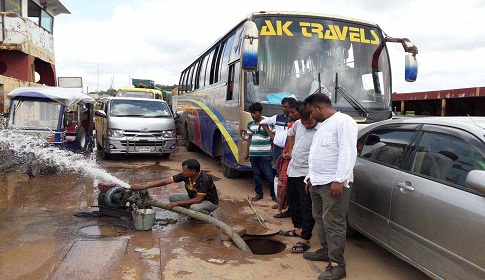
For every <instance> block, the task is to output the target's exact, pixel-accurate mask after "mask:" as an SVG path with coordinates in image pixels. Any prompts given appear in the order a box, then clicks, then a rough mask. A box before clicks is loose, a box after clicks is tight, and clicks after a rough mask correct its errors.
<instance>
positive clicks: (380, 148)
mask: <svg viewBox="0 0 485 280" xmlns="http://www.w3.org/2000/svg"><path fill="white" fill-rule="evenodd" d="M416 127H417V125H394V126H386V127H380V128H377V129H374V130H372V131H370V132H368V133H366V134H365V135H364V136H362V137H360V138H359V140H358V150H359V151H358V158H357V161H356V164H355V167H354V182H353V185H352V192H351V202H350V204H349V213H348V219H349V224H350V225H351V226H354V227H356V229H357V230H359V231H361V232H363V233H365V234H366V235H368V236H369V237H372V238H375V239H377V240H378V241H380V242H382V243H384V244H388V243H389V213H390V208H389V207H390V201H391V193H392V186H393V184H392V183H393V182H394V181H395V180H396V177H397V176H398V174H399V173H400V172H401V169H400V166H401V165H402V158H403V155H404V153H405V152H406V150H407V147H408V145H409V144H410V143H411V140H412V139H413V137H414V135H415V128H416Z"/></svg>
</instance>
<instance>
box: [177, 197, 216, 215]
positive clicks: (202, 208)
mask: <svg viewBox="0 0 485 280" xmlns="http://www.w3.org/2000/svg"><path fill="white" fill-rule="evenodd" d="M189 199H190V197H189V195H188V194H186V193H174V194H171V195H170V196H169V197H168V201H170V202H175V201H182V200H189ZM189 209H190V210H194V211H197V212H201V213H204V214H206V215H208V214H209V213H210V212H213V211H215V210H216V209H217V205H215V204H214V203H212V202H210V201H208V200H202V202H201V203H198V204H191V205H190V207H189Z"/></svg>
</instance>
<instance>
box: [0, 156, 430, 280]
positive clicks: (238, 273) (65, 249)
mask: <svg viewBox="0 0 485 280" xmlns="http://www.w3.org/2000/svg"><path fill="white" fill-rule="evenodd" d="M187 158H196V159H198V160H199V161H200V162H201V164H202V169H203V171H205V172H208V173H210V174H211V175H212V176H213V178H214V180H215V183H216V185H217V188H218V191H219V193H220V207H219V209H218V210H217V211H216V217H217V218H219V219H220V220H222V221H223V222H225V223H226V224H228V225H230V226H232V227H239V228H244V229H245V230H246V231H247V233H250V234H252V235H251V236H247V237H248V238H249V237H250V238H251V239H255V238H257V239H260V238H263V239H265V240H264V241H261V242H264V244H266V245H267V246H268V247H269V249H271V250H273V249H274V250H277V249H278V246H275V245H273V243H272V241H267V240H268V239H269V240H273V241H277V242H279V243H276V244H283V245H284V246H283V247H284V249H283V250H282V251H280V252H278V253H274V254H267V255H253V254H248V253H245V252H242V251H240V250H239V249H237V248H236V247H235V246H234V245H233V244H232V243H231V242H230V241H228V238H227V237H225V235H224V234H223V233H222V232H221V231H220V230H218V229H217V228H215V227H213V226H211V225H209V224H199V223H197V222H196V221H195V220H189V219H188V218H187V217H185V216H182V215H179V214H176V213H173V212H170V211H165V210H162V209H156V211H157V221H158V222H157V224H156V225H155V226H154V228H153V230H151V231H132V230H131V229H130V228H129V227H130V226H131V225H130V223H128V222H125V221H123V220H121V219H119V218H115V217H75V216H74V214H79V213H82V212H85V213H88V214H89V213H90V212H91V211H93V210H97V208H92V207H91V206H92V205H97V197H98V192H97V189H96V185H97V183H98V180H94V179H92V178H90V177H89V176H86V175H78V174H76V173H72V172H63V173H50V174H44V175H40V176H38V177H35V178H29V177H28V176H27V175H25V174H22V173H21V172H20V171H16V172H11V173H8V174H2V175H0V182H2V185H1V187H0V191H1V192H2V193H1V195H0V224H1V225H2V226H0V279H204V278H210V279H316V278H317V277H318V275H319V274H320V273H321V271H322V270H323V269H324V267H325V265H326V263H323V262H310V261H306V260H304V259H303V258H302V256H301V255H297V254H293V253H291V246H292V245H293V243H294V242H296V240H295V239H294V238H290V237H286V238H285V237H282V236H278V235H272V233H275V232H276V231H278V230H279V229H291V223H290V219H289V218H287V219H274V218H273V217H272V215H273V214H274V213H275V211H276V210H273V209H271V206H272V205H273V202H272V201H271V200H270V197H269V195H266V196H265V198H264V199H263V200H261V201H258V202H256V203H254V206H255V209H256V211H258V213H259V214H261V215H262V216H263V217H264V218H265V220H266V225H267V227H268V229H264V228H263V227H262V226H261V225H260V224H259V223H258V221H257V220H256V218H255V215H254V213H253V211H252V210H251V209H250V207H249V205H248V203H247V202H246V201H245V199H246V198H247V197H248V196H253V195H254V193H253V192H254V191H253V183H252V180H251V178H250V177H242V178H237V179H227V178H224V177H223V176H222V172H221V168H220V166H219V164H218V162H217V161H216V160H214V159H212V158H210V157H209V156H207V155H205V154H203V153H200V152H195V153H188V152H187V151H185V149H184V148H183V147H181V148H180V150H179V152H178V153H176V154H175V155H174V156H173V157H171V158H170V159H160V160H159V159H157V158H154V157H123V158H119V159H116V160H113V161H106V162H100V164H101V166H102V167H103V168H104V169H105V170H107V171H108V172H110V173H111V174H113V175H114V176H116V177H117V178H119V179H121V180H123V181H126V182H129V183H142V182H146V181H154V180H157V179H158V178H161V177H166V176H171V175H174V174H176V173H177V172H178V171H179V170H180V168H181V166H180V164H181V162H182V161H183V160H184V159H187ZM183 191H184V190H183V186H182V185H179V184H172V185H170V186H167V187H163V188H158V189H152V190H150V194H151V196H152V197H153V198H155V199H157V200H166V197H167V196H168V194H169V193H173V192H183ZM265 192H266V194H267V193H268V191H267V190H266V189H265ZM174 221H175V223H169V222H174ZM316 239H317V238H316V235H314V237H313V238H312V240H311V243H312V250H315V249H317V248H318V244H317V240H316ZM250 242H252V241H250ZM257 242H260V241H257ZM259 247H261V245H259ZM280 249H281V248H280ZM345 257H346V259H347V262H348V270H347V279H428V278H427V276H425V275H424V274H422V273H421V272H419V271H418V270H416V269H415V268H413V267H412V266H410V265H408V264H407V263H404V262H403V261H401V260H399V259H398V258H396V257H394V256H393V255H392V254H390V253H388V252H387V251H386V250H384V249H382V248H380V247H378V246H377V245H376V244H374V243H373V242H371V241H369V240H368V239H367V238H365V237H363V236H360V235H358V236H356V237H353V238H350V239H348V243H347V248H346V253H345Z"/></svg>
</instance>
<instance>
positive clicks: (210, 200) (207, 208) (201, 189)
mask: <svg viewBox="0 0 485 280" xmlns="http://www.w3.org/2000/svg"><path fill="white" fill-rule="evenodd" d="M182 181H183V182H184V183H185V190H186V191H187V193H176V194H171V195H170V196H169V198H168V199H169V201H170V203H169V204H168V205H167V207H165V209H166V210H170V209H172V207H174V206H185V207H190V209H191V210H194V211H198V212H201V213H204V214H209V213H210V212H212V211H215V210H216V209H217V205H218V204H219V197H218V195H217V189H216V186H215V185H214V182H213V181H212V177H211V176H209V175H208V174H205V173H203V172H201V171H200V163H199V162H198V161H197V160H195V159H188V160H185V161H184V162H182V172H181V173H179V174H177V175H174V176H172V177H169V178H165V179H162V180H159V181H155V182H152V183H149V184H147V185H139V184H134V185H132V186H131V189H132V190H134V191H139V190H145V189H149V188H155V187H159V186H165V185H169V184H172V183H178V182H182Z"/></svg>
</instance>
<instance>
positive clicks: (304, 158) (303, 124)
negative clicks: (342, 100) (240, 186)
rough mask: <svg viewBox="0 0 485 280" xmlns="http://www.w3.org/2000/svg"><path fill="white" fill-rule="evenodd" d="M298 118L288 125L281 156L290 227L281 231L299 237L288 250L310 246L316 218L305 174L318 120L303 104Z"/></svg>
mask: <svg viewBox="0 0 485 280" xmlns="http://www.w3.org/2000/svg"><path fill="white" fill-rule="evenodd" d="M299 112H300V119H299V120H297V121H296V122H294V124H293V126H292V127H291V128H290V129H288V149H287V152H286V149H285V152H284V153H283V157H285V158H289V159H291V160H290V164H289V165H288V170H287V173H288V184H287V190H288V201H289V210H290V215H291V221H292V223H293V227H294V229H293V230H289V231H282V232H280V234H281V235H283V236H294V237H299V238H300V240H299V241H298V242H296V244H295V245H294V246H293V248H292V249H291V251H292V252H293V253H297V254H303V253H305V252H306V251H307V250H308V249H309V248H310V239H311V237H312V231H313V227H314V226H315V220H314V219H313V216H312V199H311V197H310V194H309V193H308V192H306V190H305V176H306V175H307V174H308V154H309V153H310V147H311V146H312V142H313V136H314V135H315V133H316V132H317V128H318V125H319V123H318V122H317V121H316V120H315V119H314V118H312V117H311V116H310V112H308V110H307V109H306V107H305V106H301V108H300V110H299Z"/></svg>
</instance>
